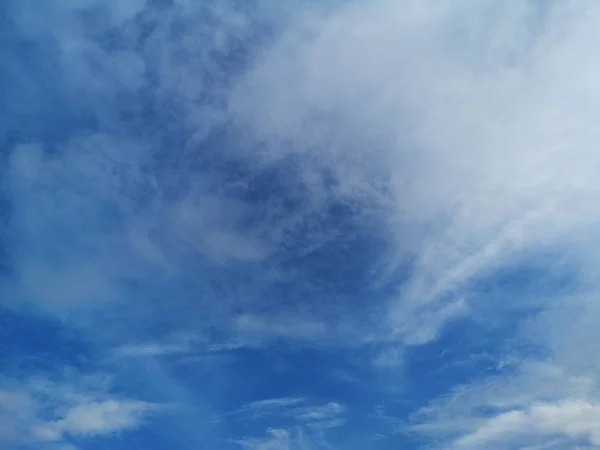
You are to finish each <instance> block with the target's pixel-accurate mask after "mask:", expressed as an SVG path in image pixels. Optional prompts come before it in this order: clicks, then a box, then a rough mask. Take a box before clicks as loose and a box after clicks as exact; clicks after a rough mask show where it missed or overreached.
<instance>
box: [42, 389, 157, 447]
mask: <svg viewBox="0 0 600 450" xmlns="http://www.w3.org/2000/svg"><path fill="white" fill-rule="evenodd" d="M155 409H156V407H155V406H154V405H152V404H150V403H147V402H141V401H131V400H126V401H120V400H115V399H109V400H104V401H102V402H92V403H87V404H80V405H76V406H74V407H72V408H70V409H69V410H68V411H67V412H66V414H65V415H64V417H63V418H61V419H59V420H56V421H54V422H51V423H46V424H44V425H42V426H40V427H38V428H37V429H36V430H35V433H36V434H37V435H38V436H40V437H41V438H42V439H43V440H48V441H57V440H60V439H62V437H63V436H64V435H71V436H76V437H77V436H82V437H93V436H99V435H105V434H111V433H114V432H120V431H123V430H128V429H132V428H136V427H137V426H139V425H140V423H141V419H142V417H143V416H145V415H146V414H148V413H149V412H151V411H153V410H155Z"/></svg>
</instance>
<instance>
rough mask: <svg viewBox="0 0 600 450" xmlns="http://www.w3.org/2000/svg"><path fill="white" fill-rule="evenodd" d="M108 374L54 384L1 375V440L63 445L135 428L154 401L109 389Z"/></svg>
mask: <svg viewBox="0 0 600 450" xmlns="http://www.w3.org/2000/svg"><path fill="white" fill-rule="evenodd" d="M107 381H108V380H107V379H104V378H103V377H97V376H95V377H83V378H80V379H76V378H73V377H69V379H68V380H64V381H63V382H60V383H56V382H53V381H50V380H47V379H43V378H37V379H30V380H29V381H26V382H21V381H19V382H17V381H14V380H13V381H11V380H6V379H5V380H2V386H3V387H4V388H3V389H2V390H0V424H1V425H0V443H4V444H5V445H21V444H28V445H36V446H37V447H38V448H55V447H52V446H53V445H64V446H65V448H67V446H68V445H70V442H72V439H77V440H79V439H83V438H90V437H94V436H102V435H109V434H113V433H120V432H124V431H128V430H132V429H135V428H138V427H139V426H141V425H142V423H143V420H144V419H145V418H146V417H147V416H148V415H149V414H150V413H154V412H156V411H158V410H159V409H160V406H159V405H157V404H153V403H149V402H144V401H140V400H134V399H129V398H122V397H118V396H114V395H111V393H110V392H107V391H106V390H105V389H106V384H107Z"/></svg>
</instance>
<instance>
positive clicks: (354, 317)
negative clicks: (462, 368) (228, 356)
mask: <svg viewBox="0 0 600 450" xmlns="http://www.w3.org/2000/svg"><path fill="white" fill-rule="evenodd" d="M164 3H165V4H163V2H150V1H144V0H136V1H128V2H121V1H116V0H114V1H112V0H111V1H108V2H106V1H99V0H98V1H94V0H86V1H80V2H75V1H72V2H64V1H58V0H48V1H47V2H44V4H43V5H40V6H39V7H37V8H35V9H33V8H31V5H29V3H28V2H21V1H17V0H10V1H9V3H8V6H7V14H8V16H7V17H10V20H8V21H7V26H6V27H4V26H3V27H2V28H3V29H4V28H5V29H6V30H9V31H10V30H12V32H14V33H15V37H14V39H13V41H14V44H11V43H10V42H12V41H10V40H9V39H6V40H5V41H6V42H7V44H6V53H7V54H8V55H9V58H7V59H9V60H10V61H9V63H7V64H6V69H4V68H3V69H1V70H2V73H1V74H0V75H1V76H0V79H1V80H3V81H2V82H3V83H6V87H4V86H3V90H4V91H6V95H7V99H6V101H5V102H4V103H5V107H4V108H5V109H3V110H2V112H3V114H5V115H6V116H7V117H6V119H7V120H6V121H3V122H6V126H5V127H3V128H6V131H2V132H0V139H1V145H2V152H3V155H5V158H3V162H4V164H2V165H0V166H1V167H0V189H1V192H0V194H1V195H0V197H1V198H0V220H1V222H0V244H1V245H0V252H1V254H0V267H1V268H2V269H0V299H1V300H0V301H1V302H2V305H3V307H6V308H10V309H11V310H18V311H26V312H27V314H43V315H46V317H50V318H51V320H58V321H60V324H61V326H62V327H64V328H65V329H68V330H78V332H81V333H82V334H84V335H85V336H86V339H89V341H90V342H92V343H93V346H95V347H94V348H95V349H96V351H98V354H101V355H105V354H106V351H105V349H106V348H110V349H115V348H116V349H117V350H116V351H114V352H113V353H111V355H112V356H119V357H120V358H128V361H129V360H135V361H134V363H133V364H139V365H140V366H144V367H145V368H146V369H147V370H148V372H149V373H148V378H149V379H152V380H154V382H155V383H154V384H155V385H157V386H158V385H160V386H161V388H162V389H165V391H169V393H170V394H171V396H172V397H173V398H175V399H177V400H181V399H184V398H185V399H187V398H192V397H193V398H194V399H195V400H197V401H198V402H199V403H201V401H200V400H198V399H199V398H202V399H203V400H202V401H204V398H205V396H204V395H203V393H199V392H197V390H198V389H200V388H198V387H197V386H196V384H194V383H193V382H190V380H189V379H187V378H186V377H189V378H191V379H194V380H195V379H196V378H195V377H197V374H195V373H193V369H192V368H190V367H187V366H186V368H185V369H186V370H187V372H186V371H185V370H183V369H182V368H181V367H177V368H175V367H171V366H170V365H169V364H170V361H166V360H167V359H168V358H161V359H160V361H161V362H160V364H159V363H158V362H156V359H158V358H160V357H164V356H169V355H170V356H175V355H177V356H180V357H181V358H188V360H190V358H194V357H203V356H204V355H207V354H213V353H227V352H230V353H233V352H234V351H239V352H240V353H244V352H246V354H245V355H246V356H247V354H253V355H254V354H255V353H260V352H268V351H269V348H270V346H271V345H272V344H274V343H281V342H285V343H288V344H293V345H295V346H300V347H303V348H310V349H317V350H322V349H323V348H331V346H333V345H335V346H336V349H339V352H340V354H341V355H343V356H342V357H347V356H348V355H352V354H353V352H354V351H356V349H360V350H361V351H363V352H365V353H367V354H368V356H367V357H365V358H364V361H368V362H369V367H368V368H365V372H369V373H372V372H374V373H376V374H381V373H383V374H388V373H389V372H394V371H396V372H400V371H405V372H406V373H407V374H408V375H406V376H407V377H412V378H414V380H411V382H413V384H414V385H418V383H419V381H420V379H421V378H422V377H424V376H425V375H427V374H428V373H431V372H435V373H436V374H438V375H439V376H440V377H444V381H445V382H446V384H444V385H443V386H444V389H445V390H446V392H445V394H444V393H442V394H440V392H438V391H436V390H435V389H430V390H429V391H427V390H425V389H423V390H422V391H423V392H425V393H422V395H420V396H416V394H415V398H418V400H415V401H414V402H410V401H408V403H410V405H411V407H412V408H414V409H415V410H416V413H415V414H414V416H413V421H412V422H411V424H410V425H409V426H408V429H409V430H412V431H414V432H418V433H421V435H422V436H425V437H426V438H427V437H429V438H432V439H437V440H438V441H437V442H441V446H442V447H444V448H452V446H454V447H455V448H477V447H483V446H485V447H486V448H495V447H496V448H507V447H510V446H513V448H514V447H526V446H530V447H531V448H535V447H536V446H543V445H547V446H549V447H550V448H552V446H554V447H555V448H557V449H560V448H569V446H571V447H570V448H573V446H576V445H600V444H599V443H598V439H599V438H598V431H597V430H596V428H594V426H593V425H592V422H591V421H590V420H591V419H590V420H588V418H593V417H596V415H597V414H598V412H597V408H598V406H597V405H598V401H597V400H598V395H600V391H598V389H597V387H596V386H597V384H598V382H599V381H600V380H599V379H598V376H597V373H598V369H599V368H600V359H599V358H598V352H597V347H598V346H597V342H599V338H600V336H599V335H598V332H597V328H598V327H597V318H598V317H600V315H599V314H600V310H599V307H598V306H597V304H598V302H597V301H596V299H597V297H598V294H599V293H600V283H599V281H598V280H599V279H600V278H599V277H598V270H597V267H598V262H599V261H598V254H599V252H598V250H600V249H599V248H598V244H597V235H598V230H599V229H600V228H599V227H600V210H599V209H598V208H597V199H598V198H599V197H600V181H598V180H600V179H599V178H598V174H597V172H598V167H600V152H598V151H597V142H598V135H599V133H598V126H597V123H596V122H597V117H599V116H600V106H599V105H600V84H599V83H598V81H597V79H598V77H597V76H596V73H597V70H596V69H597V67H596V66H597V64H596V59H597V58H596V54H597V49H596V45H595V42H597V41H598V37H599V36H598V26H597V23H598V21H599V20H600V7H599V6H598V5H597V4H596V3H593V2H587V1H584V0H575V1H572V2H568V3H559V2H548V3H545V4H541V3H540V2H536V1H533V0H532V1H523V2H519V3H506V4H504V3H503V4H498V2H494V1H491V0H485V1H482V2H477V3H476V2H472V1H470V0H458V1H453V2H449V1H443V2H434V1H418V0H401V1H396V2H390V1H385V0H377V1H370V2H367V1H351V2H333V3H331V4H329V3H328V4H327V5H309V4H308V3H310V2H304V1H297V2H285V5H274V2H266V1H265V2H263V1H258V2H250V3H251V4H248V5H244V6H241V5H240V4H238V3H239V2H230V1H226V0H219V1H216V2H211V4H210V5H206V4H204V3H202V2H192V1H186V0H177V1H173V2H164ZM167 3H169V4H167ZM24 42H25V43H27V45H25V44H23V43H24ZM3 45H4V44H3ZM24 49H26V50H27V52H29V53H26V54H25V56H22V55H23V54H24V53H23V52H24V51H25V50H24ZM19 55H21V56H19ZM5 204H6V205H7V206H4V205H5ZM4 267H6V270H5V269H4ZM453 327H457V328H459V329H460V330H459V332H456V333H455V334H453V335H452V338H451V339H450V338H449V339H448V340H445V338H447V333H449V332H450V331H453V330H454V329H453ZM461 327H464V330H467V329H468V330H469V332H467V331H464V332H460V331H461V330H463V328H461ZM469 327H471V328H469ZM471 329H476V330H477V331H479V332H480V335H481V336H484V337H486V338H487V339H488V341H486V342H485V346H486V348H485V349H483V350H482V349H479V350H481V351H483V352H486V354H487V355H491V356H490V357H489V358H488V359H489V361H488V363H489V364H487V366H486V369H485V370H481V371H480V370H478V369H475V368H472V370H471V371H470V372H469V373H468V374H465V373H462V372H461V374H460V376H458V375H457V377H456V378H453V376H452V375H451V374H450V368H451V367H453V366H452V364H446V361H445V362H444V366H443V368H442V369H440V368H439V367H437V366H436V367H429V366H428V365H427V364H421V365H419V364H418V363H416V362H415V361H417V360H419V361H423V360H427V361H428V362H431V361H433V360H434V358H432V357H430V354H429V353H428V352H429V351H430V349H431V348H432V347H435V346H441V347H444V346H447V347H451V346H452V345H457V344H456V343H455V342H454V341H458V340H461V339H462V341H461V342H460V345H461V346H464V347H465V348H470V347H469V346H476V345H480V342H474V341H475V340H478V339H479V338H478V337H473V336H472V335H471V334H469V333H470V330H471ZM182 330H194V333H197V335H198V336H201V338H198V342H196V341H193V342H192V341H190V340H187V341H186V340H185V339H183V340H178V339H175V338H173V339H162V338H161V336H172V335H174V334H176V333H177V332H180V331H182ZM449 330H450V331H449ZM494 333H496V334H494ZM455 336H460V338H456V337H455ZM478 336H479V335H478ZM498 336H500V337H498ZM453 339H454V341H452V340H453ZM450 341H452V342H450ZM500 341H501V342H500ZM481 346H484V345H483V344H481ZM436 349H437V347H436ZM317 350H315V351H317ZM19 351H20V350H19ZM436 351H437V350H436ZM252 352H254V353H252ZM422 355H424V356H422ZM428 355H429V356H428ZM96 356H98V355H96ZM420 356H422V359H419V357H420ZM463 356H464V357H465V358H469V357H470V355H463ZM134 357H135V358H134ZM348 357H351V356H348ZM494 358H497V359H498V360H494ZM173 359H175V358H173ZM440 359H441V358H440ZM163 360H164V361H163ZM120 361H121V362H122V361H124V359H121V360H120ZM261 361H263V360H261ZM501 361H512V363H511V364H509V365H504V364H502V363H501ZM253 363H254V362H253ZM263 363H264V362H263ZM437 363H438V362H433V363H431V365H432V366H433V365H436V364H437ZM264 364H271V361H270V360H269V362H268V363H264ZM440 364H441V363H440ZM180 366H181V365H180ZM473 367H475V366H473ZM148 368H152V369H151V370H150V369H148ZM236 369H239V367H237V368H236ZM326 371H327V370H324V372H326ZM371 371H372V372H371ZM396 372H394V377H393V378H394V380H391V378H392V377H387V378H386V377H385V376H381V377H378V376H376V375H374V376H373V379H375V380H377V383H379V384H381V386H377V389H379V390H380V391H383V392H386V390H387V391H388V392H391V391H392V390H393V389H392V385H394V383H395V382H397V379H396V378H395V375H396ZM328 373H329V372H328ZM21 375H22V374H20V373H19V374H16V375H15V377H16V378H18V377H20V376H21ZM220 375H221V376H220V377H215V379H221V378H222V379H223V380H226V379H227V375H231V374H229V373H226V372H223V373H220ZM7 376H12V375H10V374H9V375H7ZM299 376H300V375H299ZM26 378H27V377H26ZM216 381H218V380H216ZM216 381H215V383H213V384H214V386H217V385H218V383H217V382H216ZM264 382H265V384H269V383H270V382H271V381H270V380H266V381H264ZM289 382H290V383H293V382H294V381H293V380H290V381H289ZM223 383H224V384H226V383H225V382H223ZM5 384H6V385H7V386H8V385H10V384H11V383H8V382H7V383H4V382H2V383H1V384H0V387H1V386H4V385H5ZM354 385H355V386H356V388H359V387H358V386H361V383H354ZM440 385H442V383H440ZM189 386H193V387H191V388H190V387H189ZM1 389H2V391H0V392H2V395H3V397H2V398H3V399H4V401H5V403H6V405H8V406H6V407H5V410H6V411H7V412H6V413H5V414H2V417H4V416H6V417H7V419H6V421H5V422H4V423H6V425H4V424H0V433H3V434H2V435H3V436H6V437H5V439H15V440H19V439H23V436H26V435H28V436H30V437H29V439H38V441H39V442H41V441H42V440H43V436H46V440H48V441H50V440H55V441H57V442H65V443H66V441H68V440H69V439H71V438H74V439H75V438H79V437H83V436H92V435H94V434H97V435H101V434H107V433H112V432H116V431H118V430H120V429H130V428H134V427H136V426H137V425H139V424H140V423H141V422H142V421H143V417H144V416H145V413H149V412H152V411H153V407H154V406H153V404H152V403H144V402H143V401H141V400H134V399H130V398H128V397H127V396H125V397H124V398H120V397H115V396H111V395H108V394H106V393H105V394H102V395H100V394H98V395H91V394H89V390H87V389H83V393H81V392H79V393H77V394H74V393H71V394H72V395H73V396H74V397H73V398H77V399H78V400H77V401H75V400H72V401H71V400H69V401H68V402H67V403H61V401H59V400H58V396H54V397H52V398H53V400H52V402H51V405H55V406H51V407H50V408H51V409H52V411H54V412H53V416H52V418H51V419H46V418H42V417H41V416H40V412H39V411H40V408H41V406H40V405H41V404H42V403H43V402H42V401H41V400H40V397H39V396H40V395H41V393H40V391H39V390H38V391H35V390H32V389H33V388H32V387H31V385H30V384H27V385H26V386H25V387H23V386H18V387H15V388H14V389H13V388H7V387H6V388H5V387H1ZM52 389H57V392H58V391H62V390H64V389H66V388H64V389H63V388H62V387H60V388H58V387H56V386H55V387H54V388H52ZM202 389H205V387H204V386H203V388H202ZM212 389H214V390H215V394H214V395H215V397H219V396H222V397H224V398H220V399H219V401H215V404H221V402H220V401H221V400H222V403H225V404H227V405H230V404H231V403H232V402H231V399H229V398H227V396H228V395H229V394H230V391H229V390H228V389H226V388H222V390H221V391H218V389H217V387H213V386H212V385H211V389H210V390H212ZM440 389H441V388H440ZM206 390H209V389H206ZM190 391H194V393H195V394H197V396H196V397H194V396H191V395H188V394H189V392H190ZM217 391H218V393H217ZM420 392H421V391H420ZM71 394H70V395H71ZM44 395H46V394H44ZM53 395H54V394H53ZM61 395H62V394H61ZM275 395H284V397H277V398H276V399H274V400H261V401H258V402H254V403H248V404H246V405H244V406H241V407H239V409H238V410H236V412H235V413H234V414H231V416H232V417H233V416H235V415H236V414H237V415H238V416H239V415H247V416H248V417H252V416H254V417H256V418H259V417H260V418H262V419H266V418H269V419H270V418H272V417H273V416H277V415H280V416H282V417H285V418H287V419H289V421H290V422H291V423H290V425H289V427H285V426H284V427H281V428H280V427H279V425H276V426H274V425H270V424H266V425H265V426H264V427H263V425H264V424H261V425H260V426H261V429H270V431H267V435H266V437H264V438H250V439H249V440H243V441H240V443H241V442H245V444H244V445H246V446H254V447H249V448H261V449H268V448H310V447H311V446H313V447H316V448H318V445H321V444H319V442H321V441H319V439H317V438H316V437H315V436H318V434H319V432H320V431H323V430H325V429H326V428H329V427H331V426H336V424H341V423H342V422H341V421H343V417H342V416H343V413H344V406H343V405H344V404H345V402H344V401H343V399H340V400H339V402H340V403H337V402H329V403H328V401H327V400H323V399H321V400H315V401H314V402H313V401H309V400H306V399H308V398H312V397H310V396H309V395H306V396H300V397H295V396H292V397H286V396H285V395H288V394H286V393H284V394H281V393H279V394H275ZM290 395H296V393H295V392H294V393H292V394H290ZM439 395H441V397H440V398H438V396H439ZM431 397H433V398H431ZM69 398H71V397H69ZM305 398H306V399H305ZM225 400H227V401H225ZM186 401H187V400H186ZM366 402H367V403H368V401H366ZM233 403H234V404H238V403H239V402H233ZM196 406H197V408H198V409H199V410H200V409H202V407H200V406H198V405H196ZM202 406H204V405H202ZM232 408H235V405H234V406H233V407H232ZM365 409H369V408H368V407H367V406H365ZM389 414H390V417H391V414H392V413H391V412H390V413H389ZM399 414H404V415H406V414H408V413H407V411H404V410H403V411H402V412H401V413H399ZM386 417H387V416H386ZM388 418H389V417H388ZM404 419H406V417H402V418H400V420H399V421H398V423H401V422H402V421H403V420H404ZM232 420H233V419H232ZM190 422H193V421H190ZM394 423H395V422H394ZM328 424H329V425H328ZM311 427H313V428H311ZM190 428H193V427H190ZM33 430H37V431H33ZM40 430H42V431H40ZM319 430H320V431H319ZM36 433H37V434H36ZM194 433H195V431H194V430H192V431H191V432H190V434H194ZM310 433H312V434H310ZM309 435H310V436H309ZM35 436H37V437H35ZM494 446H495V447H494ZM503 446H504V447H503Z"/></svg>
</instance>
